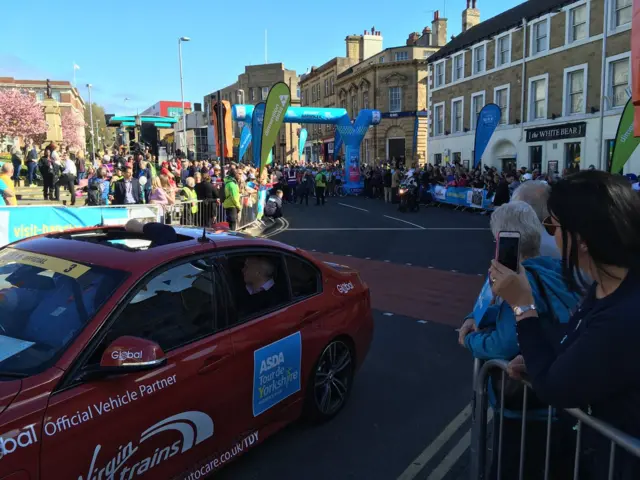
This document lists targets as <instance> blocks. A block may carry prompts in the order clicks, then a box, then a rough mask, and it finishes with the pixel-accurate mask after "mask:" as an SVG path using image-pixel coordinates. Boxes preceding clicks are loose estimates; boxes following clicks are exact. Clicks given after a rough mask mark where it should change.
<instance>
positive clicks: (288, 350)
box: [218, 250, 322, 432]
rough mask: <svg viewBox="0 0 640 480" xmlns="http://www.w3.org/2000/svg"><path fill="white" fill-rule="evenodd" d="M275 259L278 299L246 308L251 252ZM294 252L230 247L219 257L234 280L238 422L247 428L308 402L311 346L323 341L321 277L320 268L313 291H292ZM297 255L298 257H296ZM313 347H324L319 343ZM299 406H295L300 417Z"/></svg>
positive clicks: (232, 313)
mask: <svg viewBox="0 0 640 480" xmlns="http://www.w3.org/2000/svg"><path fill="white" fill-rule="evenodd" d="M256 257H257V258H262V259H266V260H267V261H269V262H271V266H272V267H273V268H272V270H273V273H274V277H273V280H274V284H273V287H272V288H274V289H276V290H277V294H276V295H275V297H276V300H275V301H274V302H272V303H271V304H270V306H269V307H268V308H263V307H264V305H263V304H262V302H260V304H259V307H260V308H258V309H256V310H251V309H246V308H243V307H244V306H243V305H240V303H241V302H250V301H251V297H248V298H247V297H246V296H245V295H244V293H245V292H244V291H243V290H242V289H243V288H246V286H245V285H244V283H243V281H242V278H239V273H238V272H241V271H242V268H241V265H243V263H244V262H245V261H246V259H248V258H256ZM286 258H288V256H285V255H283V254H282V253H281V252H278V251H273V250H247V251H242V252H238V253H228V254H225V255H224V256H221V257H220V258H219V259H218V262H219V266H220V269H221V271H222V273H223V275H224V276H225V278H226V279H227V284H228V285H229V290H228V292H229V297H230V298H229V305H230V308H228V309H227V312H228V314H229V315H230V319H229V320H230V323H231V325H232V327H231V329H230V332H231V334H232V335H231V338H232V342H233V345H234V353H235V360H234V361H235V363H236V365H237V367H238V369H239V370H240V371H241V372H242V374H241V376H240V377H239V381H238V389H239V397H238V403H237V425H238V426H239V428H241V429H242V431H243V432H245V431H251V430H252V429H255V428H259V427H262V426H265V425H267V424H269V423H271V422H274V421H276V420H278V419H280V417H281V415H282V410H283V408H285V409H286V408H287V407H288V406H291V405H297V406H298V407H301V406H302V402H301V401H300V400H302V398H303V396H304V387H303V386H304V382H305V381H306V377H307V376H308V372H309V371H310V370H311V368H312V363H311V362H310V361H309V360H308V359H307V358H308V357H307V355H306V353H305V349H306V348H307V347H308V346H310V345H312V344H315V343H317V344H318V345H319V343H321V342H319V341H318V335H316V332H319V331H320V325H321V323H320V322H321V311H322V309H321V300H320V296H319V295H318V294H319V293H321V278H320V274H319V272H317V271H315V270H314V273H313V274H312V276H313V279H312V283H313V285H312V286H311V291H312V293H310V290H309V289H307V290H306V292H305V293H304V294H303V293H302V292H295V293H294V292H292V288H291V279H290V276H289V273H288V269H287V263H288V262H287V260H286ZM296 258H297V257H296ZM240 275H242V276H244V275H245V274H244V273H241V274H240ZM312 348H313V349H318V348H319V347H318V346H317V345H316V346H313V347H312ZM299 411H300V410H299V409H297V410H293V411H291V412H289V413H291V415H292V417H297V415H298V414H299Z"/></svg>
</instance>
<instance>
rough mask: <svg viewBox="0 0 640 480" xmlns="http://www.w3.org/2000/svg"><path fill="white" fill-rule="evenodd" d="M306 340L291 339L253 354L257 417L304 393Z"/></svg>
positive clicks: (281, 340)
mask: <svg viewBox="0 0 640 480" xmlns="http://www.w3.org/2000/svg"><path fill="white" fill-rule="evenodd" d="M301 360H302V336H301V334H300V332H296V333H294V334H293V335H289V336H288V337H285V338H283V339H280V340H278V341H276V342H273V343H272V344H270V345H267V346H265V347H262V348H261V349H259V350H256V351H255V352H253V416H254V417H257V416H258V415H260V414H262V413H264V412H266V411H267V410H269V409H270V408H271V407H273V406H275V405H277V404H278V403H280V402H282V401H283V400H284V399H286V398H288V397H290V396H291V395H293V394H295V393H297V392H299V391H300V366H301V365H300V363H301Z"/></svg>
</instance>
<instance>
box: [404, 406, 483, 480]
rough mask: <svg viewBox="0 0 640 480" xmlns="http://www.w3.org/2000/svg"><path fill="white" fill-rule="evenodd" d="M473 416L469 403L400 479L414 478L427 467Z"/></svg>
mask: <svg viewBox="0 0 640 480" xmlns="http://www.w3.org/2000/svg"><path fill="white" fill-rule="evenodd" d="M469 417H471V404H468V405H467V406H466V407H464V408H463V409H462V411H461V412H460V413H459V414H458V415H457V416H456V417H455V418H454V419H453V420H451V422H450V423H449V425H447V426H446V427H445V428H444V430H442V432H440V435H438V436H437V437H436V438H435V440H433V442H431V444H429V446H427V448H425V449H424V450H423V451H422V453H421V454H420V455H418V456H417V457H416V458H415V460H414V461H413V462H411V464H410V465H409V466H408V467H407V468H406V470H405V471H404V472H402V474H401V475H400V476H399V477H398V480H412V479H414V478H415V477H416V476H418V474H419V473H420V471H421V470H422V469H423V468H424V467H425V465H426V464H427V462H429V460H431V459H432V458H433V457H434V455H435V454H436V453H438V452H439V451H440V449H441V448H442V447H443V446H444V444H445V443H447V442H448V441H449V440H450V439H451V437H453V435H454V434H455V433H456V432H457V431H458V429H459V428H460V427H461V426H462V425H463V424H464V422H466V421H467V420H468V419H469Z"/></svg>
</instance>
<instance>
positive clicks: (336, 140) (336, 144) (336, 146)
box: [333, 128, 342, 160]
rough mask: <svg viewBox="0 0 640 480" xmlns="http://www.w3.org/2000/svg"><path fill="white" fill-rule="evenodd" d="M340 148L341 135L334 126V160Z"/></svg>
mask: <svg viewBox="0 0 640 480" xmlns="http://www.w3.org/2000/svg"><path fill="white" fill-rule="evenodd" d="M341 148H342V137H341V136H340V132H339V131H338V129H337V128H336V133H335V136H334V137H333V159H334V160H335V159H336V158H337V157H338V155H340V149H341Z"/></svg>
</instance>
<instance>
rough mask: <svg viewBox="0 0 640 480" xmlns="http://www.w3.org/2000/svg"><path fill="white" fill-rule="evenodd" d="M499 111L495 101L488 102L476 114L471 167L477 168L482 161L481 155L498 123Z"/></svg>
mask: <svg viewBox="0 0 640 480" xmlns="http://www.w3.org/2000/svg"><path fill="white" fill-rule="evenodd" d="M500 116H501V111H500V107H499V106H498V105H496V104H495V103H488V104H487V105H485V106H484V107H482V110H480V113H479V114H478V119H477V122H476V123H477V124H476V138H475V142H474V158H473V168H477V167H478V165H480V162H481V161H482V155H483V154H484V151H485V150H486V149H487V145H489V140H491V136H492V135H493V132H495V130H496V128H497V127H498V125H499V124H500Z"/></svg>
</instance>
